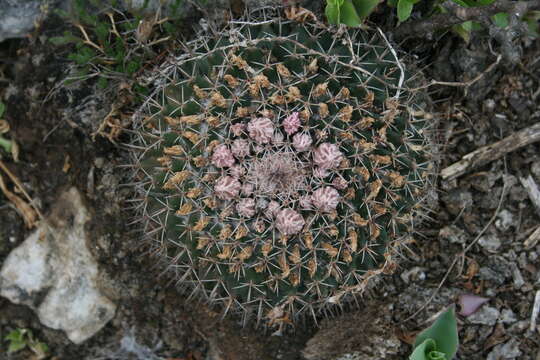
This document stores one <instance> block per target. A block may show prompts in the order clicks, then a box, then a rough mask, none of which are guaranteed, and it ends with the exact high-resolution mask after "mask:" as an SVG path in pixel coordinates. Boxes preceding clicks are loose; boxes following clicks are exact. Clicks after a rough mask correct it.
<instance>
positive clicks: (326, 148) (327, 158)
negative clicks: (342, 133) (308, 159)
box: [313, 143, 343, 169]
mask: <svg viewBox="0 0 540 360" xmlns="http://www.w3.org/2000/svg"><path fill="white" fill-rule="evenodd" d="M341 159H343V154H342V153H341V151H339V148H338V147H337V145H335V144H331V143H322V144H321V145H319V147H317V149H315V150H314V151H313V162H314V163H315V164H316V165H318V166H320V167H321V168H323V169H335V168H337V167H338V166H339V163H340V162H341Z"/></svg>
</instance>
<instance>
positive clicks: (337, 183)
mask: <svg viewBox="0 0 540 360" xmlns="http://www.w3.org/2000/svg"><path fill="white" fill-rule="evenodd" d="M332 185H333V186H334V187H335V188H336V189H338V190H345V189H346V188H347V185H348V182H347V180H345V179H344V178H342V177H339V176H336V177H335V178H334V180H332Z"/></svg>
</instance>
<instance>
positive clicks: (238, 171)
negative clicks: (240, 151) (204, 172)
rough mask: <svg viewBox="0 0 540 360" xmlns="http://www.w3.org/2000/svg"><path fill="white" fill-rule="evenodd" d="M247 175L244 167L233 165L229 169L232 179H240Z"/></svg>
mask: <svg viewBox="0 0 540 360" xmlns="http://www.w3.org/2000/svg"><path fill="white" fill-rule="evenodd" d="M245 173H246V169H244V167H243V166H242V165H238V164H236V165H233V166H231V167H230V168H229V174H231V176H232V177H234V178H236V179H239V178H241V177H242V176H244V174H245Z"/></svg>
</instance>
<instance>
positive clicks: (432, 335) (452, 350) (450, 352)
mask: <svg viewBox="0 0 540 360" xmlns="http://www.w3.org/2000/svg"><path fill="white" fill-rule="evenodd" d="M428 339H432V340H433V341H434V342H435V345H436V347H434V348H433V349H430V351H433V350H437V351H438V352H442V353H444V355H445V356H446V359H447V360H451V359H452V358H453V357H454V355H455V354H456V352H457V349H458V345H459V340H458V332H457V322H456V314H455V309H454V307H453V306H451V307H450V308H448V310H446V311H445V312H443V313H442V314H441V315H440V316H439V317H438V318H437V320H435V322H434V323H433V324H432V325H431V326H430V327H429V328H427V329H426V330H424V331H422V332H421V333H420V334H418V336H416V339H415V341H414V348H415V350H416V348H417V347H418V346H420V345H421V344H423V343H424V342H425V341H426V340H428ZM428 359H429V358H428ZM434 359H437V358H434Z"/></svg>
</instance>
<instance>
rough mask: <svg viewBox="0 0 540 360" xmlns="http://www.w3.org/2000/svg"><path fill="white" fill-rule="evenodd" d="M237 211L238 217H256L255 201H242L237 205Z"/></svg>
mask: <svg viewBox="0 0 540 360" xmlns="http://www.w3.org/2000/svg"><path fill="white" fill-rule="evenodd" d="M236 211H238V215H240V216H243V217H247V218H250V217H252V216H253V215H255V200H253V199H252V198H245V199H240V201H239V202H238V204H236Z"/></svg>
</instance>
